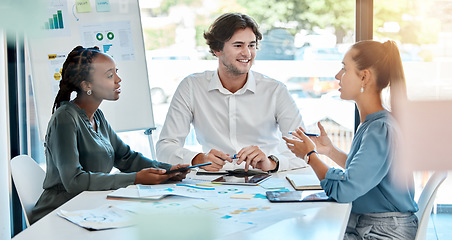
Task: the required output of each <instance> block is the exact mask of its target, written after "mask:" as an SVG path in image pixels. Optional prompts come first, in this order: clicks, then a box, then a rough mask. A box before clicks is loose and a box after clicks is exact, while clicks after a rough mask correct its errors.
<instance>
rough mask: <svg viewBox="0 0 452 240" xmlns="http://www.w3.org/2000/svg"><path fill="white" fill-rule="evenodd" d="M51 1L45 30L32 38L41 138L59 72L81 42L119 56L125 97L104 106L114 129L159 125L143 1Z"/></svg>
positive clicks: (31, 52) (31, 46)
mask: <svg viewBox="0 0 452 240" xmlns="http://www.w3.org/2000/svg"><path fill="white" fill-rule="evenodd" d="M46 3H48V5H47V6H44V8H45V11H46V13H45V14H44V15H45V17H46V19H43V20H42V24H41V25H40V26H41V31H40V32H41V33H42V34H41V35H40V36H33V37H29V38H28V46H29V47H28V52H29V61H30V68H31V79H32V83H33V84H32V85H33V90H34V91H33V92H34V99H35V105H36V110H37V116H38V129H39V134H40V137H41V139H42V140H43V139H44V136H45V133H46V130H47V124H48V122H49V120H50V117H51V115H52V107H53V102H54V100H55V96H56V94H57V92H58V84H59V79H60V76H61V74H60V72H59V71H60V70H61V68H62V66H63V62H64V60H65V59H66V56H67V55H68V54H69V52H70V51H71V50H72V49H73V48H74V47H75V46H77V45H82V46H83V47H93V46H98V47H99V48H100V50H101V51H103V52H104V53H107V54H109V55H111V56H112V57H113V58H114V59H115V62H116V65H117V67H118V69H119V71H118V74H119V76H120V77H121V79H122V82H121V94H120V98H119V100H117V101H103V102H102V104H101V105H100V109H101V110H102V111H103V112H104V114H105V116H106V118H107V120H108V122H109V123H110V125H111V126H112V127H113V129H114V130H115V131H117V132H122V131H133V130H141V129H150V128H154V127H155V124H154V116H153V110H152V101H151V93H150V88H149V80H148V73H147V67H146V57H145V49H144V41H143V32H142V28H141V18H140V9H139V5H138V0H48V1H47V2H46ZM74 93H75V92H74ZM74 93H73V94H74ZM74 96H75V94H74V95H73V97H74Z"/></svg>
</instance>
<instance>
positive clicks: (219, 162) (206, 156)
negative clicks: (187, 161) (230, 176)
mask: <svg viewBox="0 0 452 240" xmlns="http://www.w3.org/2000/svg"><path fill="white" fill-rule="evenodd" d="M226 161H228V162H231V163H232V158H231V157H229V156H228V155H227V154H225V153H223V152H221V151H218V150H216V149H212V150H210V151H209V152H208V153H199V154H198V155H196V156H195V157H194V158H193V160H192V161H191V164H192V165H196V164H201V163H206V162H211V163H212V164H211V165H207V166H203V167H201V168H202V169H204V170H206V171H220V169H222V168H223V166H224V165H225V164H226Z"/></svg>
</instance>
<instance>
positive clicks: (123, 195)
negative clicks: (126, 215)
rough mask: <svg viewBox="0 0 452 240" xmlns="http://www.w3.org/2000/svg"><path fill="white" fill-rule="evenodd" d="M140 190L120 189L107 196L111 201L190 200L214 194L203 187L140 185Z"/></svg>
mask: <svg viewBox="0 0 452 240" xmlns="http://www.w3.org/2000/svg"><path fill="white" fill-rule="evenodd" d="M137 187H138V188H130V187H128V188H120V189H118V190H116V191H113V192H111V193H109V194H108V195H107V198H110V199H115V198H119V199H135V200H158V199H162V198H164V197H166V196H171V195H174V196H182V197H190V198H206V197H211V196H212V193H211V192H210V191H209V190H203V189H202V188H201V187H195V186H194V187H186V186H175V187H166V188H161V187H156V186H149V185H140V186H137Z"/></svg>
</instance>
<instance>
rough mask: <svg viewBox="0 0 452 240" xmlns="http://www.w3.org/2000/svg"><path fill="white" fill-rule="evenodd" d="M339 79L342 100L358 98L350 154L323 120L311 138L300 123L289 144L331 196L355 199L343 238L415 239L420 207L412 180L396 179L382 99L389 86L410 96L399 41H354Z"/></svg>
mask: <svg viewBox="0 0 452 240" xmlns="http://www.w3.org/2000/svg"><path fill="white" fill-rule="evenodd" d="M336 79H337V80H339V86H340V89H339V91H340V93H341V99H344V100H353V101H355V102H356V105H357V107H358V110H359V114H360V118H361V124H360V125H359V127H358V130H357V131H356V134H355V136H354V138H353V142H352V146H351V149H350V153H349V154H346V153H344V152H342V151H341V150H340V149H338V148H336V147H335V146H334V145H333V144H332V142H331V140H330V139H329V138H328V136H327V134H326V132H325V130H324V128H323V127H322V125H321V124H320V123H318V127H319V129H320V133H321V134H320V136H319V137H307V136H306V135H305V134H303V132H304V130H303V129H301V128H300V129H297V130H296V131H295V132H294V133H293V135H294V138H293V139H288V138H284V139H285V140H286V142H287V146H288V147H289V148H290V149H291V151H292V152H293V153H295V154H296V155H297V156H298V157H301V158H304V159H305V161H307V163H308V164H309V165H310V166H311V167H312V169H313V170H314V171H315V173H316V175H317V177H318V178H319V179H320V180H321V181H320V183H321V186H322V188H323V189H324V190H325V192H326V194H327V195H328V196H329V197H331V198H333V199H335V200H336V201H337V202H351V203H352V213H351V216H350V219H349V223H348V226H347V230H346V234H345V237H344V239H414V238H415V235H416V231H417V218H416V216H415V215H414V213H415V212H416V211H417V210H418V207H417V204H416V203H415V201H414V184H413V179H412V178H411V179H409V180H407V181H406V182H403V183H399V182H396V180H395V174H394V172H391V171H390V170H391V166H392V162H393V156H394V155H393V152H394V149H395V146H394V145H395V144H396V143H397V141H394V140H395V138H396V134H395V131H397V127H396V125H395V123H394V121H393V119H392V117H391V114H390V113H389V112H388V111H386V110H385V109H384V107H383V105H382V100H381V92H382V89H383V88H385V87H387V86H388V85H390V86H391V99H393V98H394V96H396V95H397V96H403V97H406V85H405V77H404V73H403V67H402V61H401V59H400V54H399V50H398V48H397V45H396V44H395V43H394V42H392V41H387V42H385V43H380V42H376V41H362V42H358V43H356V44H354V45H353V46H352V47H351V49H350V50H349V51H348V52H347V53H346V55H345V56H344V59H343V68H342V69H341V70H340V71H339V73H338V74H337V75H336ZM396 91H397V92H396ZM318 154H324V155H326V156H328V157H329V158H331V159H332V160H333V161H335V162H336V163H337V164H338V165H339V166H341V167H342V168H343V169H344V170H342V169H335V168H329V167H328V166H327V165H325V164H324V163H323V162H322V161H321V160H320V159H319V157H318Z"/></svg>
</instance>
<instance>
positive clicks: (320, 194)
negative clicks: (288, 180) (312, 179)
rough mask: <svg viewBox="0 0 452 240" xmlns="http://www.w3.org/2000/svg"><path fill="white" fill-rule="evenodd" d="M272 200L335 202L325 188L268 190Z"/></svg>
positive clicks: (268, 195)
mask: <svg viewBox="0 0 452 240" xmlns="http://www.w3.org/2000/svg"><path fill="white" fill-rule="evenodd" d="M266 194H267V198H268V200H269V201H270V202H319V201H320V202H334V199H332V198H329V197H328V196H327V195H326V194H325V192H324V191H323V190H303V191H268V192H266Z"/></svg>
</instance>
